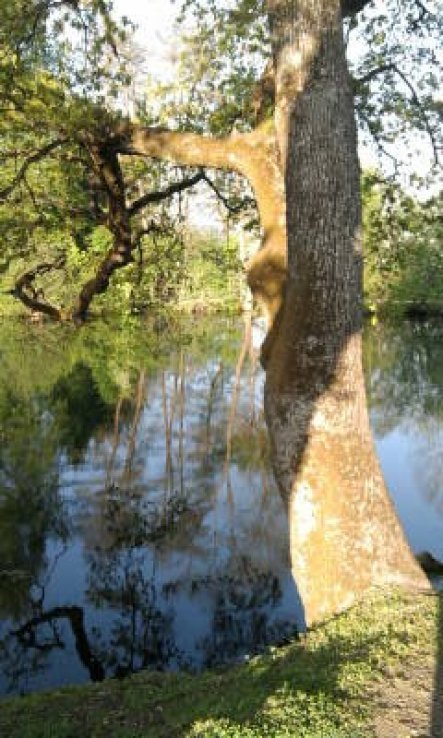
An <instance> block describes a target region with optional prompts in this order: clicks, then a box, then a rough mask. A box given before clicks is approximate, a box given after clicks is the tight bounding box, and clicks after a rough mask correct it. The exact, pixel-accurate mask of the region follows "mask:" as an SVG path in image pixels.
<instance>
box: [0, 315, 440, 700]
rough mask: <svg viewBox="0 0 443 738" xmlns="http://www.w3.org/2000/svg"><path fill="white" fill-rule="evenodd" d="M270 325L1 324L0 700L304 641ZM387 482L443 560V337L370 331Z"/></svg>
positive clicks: (417, 545) (430, 328)
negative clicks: (282, 476)
mask: <svg viewBox="0 0 443 738" xmlns="http://www.w3.org/2000/svg"><path fill="white" fill-rule="evenodd" d="M261 340H262V329H261V327H260V325H259V323H256V324H253V325H252V333H251V335H249V332H248V325H247V323H246V322H245V324H243V322H242V318H236V319H224V318H217V319H204V318H200V317H199V318H194V319H192V320H189V321H184V322H176V323H173V324H172V323H168V322H166V321H164V320H162V319H158V320H157V321H152V322H151V323H145V324H141V323H131V322H128V324H127V325H125V326H119V327H116V326H115V325H113V324H107V323H104V322H95V323H91V324H90V325H88V326H86V327H85V328H83V329H81V330H79V331H76V330H74V329H70V328H69V327H61V326H47V325H41V326H40V325H28V324H25V323H23V322H11V321H10V322H8V323H6V322H5V323H4V324H3V325H2V326H0V357H1V364H0V416H1V417H0V427H1V430H0V438H1V449H0V694H10V693H25V692H29V691H34V690H40V689H44V688H50V687H53V686H58V685H65V684H74V683H81V682H84V681H88V680H94V681H99V680H101V679H103V678H104V677H105V676H109V677H123V676H125V675H126V674H128V673H130V672H133V671H137V670H139V669H143V668H155V669H189V670H196V669H201V668H205V667H208V666H213V665H217V664H220V663H225V662H232V661H237V660H241V659H245V658H248V657H249V655H250V654H252V653H256V652H257V651H260V650H262V649H263V648H265V647H266V646H267V645H269V644H276V643H277V644H278V643H282V642H284V641H285V640H287V639H288V638H291V637H292V636H293V635H294V634H295V633H296V631H297V623H298V622H299V618H300V611H299V605H298V601H297V595H296V591H295V588H294V584H293V582H292V578H291V573H290V567H289V561H288V532H287V523H286V517H285V512H284V509H283V505H282V502H281V499H280V497H279V495H278V493H277V490H276V487H275V483H274V480H273V477H272V474H271V472H270V468H269V454H268V444H267V435H266V429H265V426H264V421H263V413H262V399H261V398H262V389H263V374H262V372H261V369H260V365H259V361H258V347H259V345H260V341H261ZM364 360H365V367H366V377H367V385H368V391H369V402H370V410H371V419H372V424H373V429H374V434H375V438H376V444H377V448H378V452H379V456H380V459H381V462H382V466H383V469H384V472H385V476H386V479H387V481H388V484H389V487H390V490H391V493H392V496H393V499H394V502H395V505H396V507H397V510H398V512H399V515H400V517H401V519H402V522H403V525H404V527H405V530H406V533H407V536H408V538H409V541H410V543H411V545H412V546H413V548H414V550H415V551H424V550H426V551H429V552H430V553H432V554H433V555H434V556H435V557H437V558H443V482H442V480H443V473H442V472H443V453H442V451H443V448H442V447H443V324H441V323H440V324H439V323H409V322H408V323H403V324H401V325H396V326H383V325H377V326H373V327H368V328H367V330H366V334H365V344H364Z"/></svg>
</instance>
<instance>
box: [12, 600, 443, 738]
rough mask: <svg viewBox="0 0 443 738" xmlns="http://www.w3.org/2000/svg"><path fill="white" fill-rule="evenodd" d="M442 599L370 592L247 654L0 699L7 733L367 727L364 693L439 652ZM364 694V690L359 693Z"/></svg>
mask: <svg viewBox="0 0 443 738" xmlns="http://www.w3.org/2000/svg"><path fill="white" fill-rule="evenodd" d="M441 612H443V600H442V598H441V597H440V598H439V597H433V596H425V595H420V596H411V595H404V594H399V593H393V594H391V595H389V596H381V595H380V594H379V595H378V596H376V597H374V598H372V599H370V600H368V601H366V602H365V603H363V604H361V605H359V606H357V607H355V608H353V609H352V610H350V611H349V612H347V613H346V614H344V615H342V616H340V617H337V618H335V619H334V620H332V621H330V622H329V623H327V624H326V625H323V626H322V627H319V628H317V629H315V630H313V631H311V632H310V633H309V635H308V636H307V637H306V638H304V639H303V640H301V641H296V642H293V643H291V644H290V645H288V646H285V647H282V648H275V649H271V650H270V651H269V652H268V653H267V654H265V655H263V656H260V657H256V658H254V659H252V660H251V661H250V662H248V663H246V664H243V665H240V666H237V667H231V668H226V669H224V670H217V671H208V672H205V673H203V674H201V675H199V676H191V675H187V674H179V675H173V674H160V673H143V674H138V675H135V676H133V677H131V678H129V679H126V680H123V681H107V682H103V683H101V684H98V685H97V684H96V685H86V686H83V687H75V688H69V689H63V690H59V691H54V692H49V693H44V694H37V695H32V696H29V697H24V698H14V699H8V700H4V701H2V702H0V735H1V736H4V737H5V738H6V736H7V737H8V738H105V736H106V738H142V737H143V738H151V737H152V738H160V737H162V738H166V737H167V738H174V737H177V738H178V737H180V738H184V737H189V738H191V737H192V738H203V737H204V738H237V736H241V738H264V737H265V736H266V738H268V736H269V738H283V737H284V736H294V737H296V738H304V737H308V738H341V737H342V736H348V737H349V736H352V738H358V737H359V736H370V735H371V734H372V730H371V727H370V725H371V716H372V713H373V711H374V705H373V700H371V697H370V696H371V695H374V694H375V693H376V691H377V690H379V689H382V686H383V683H384V681H385V680H386V679H387V678H388V677H389V675H392V674H394V673H396V672H401V671H403V672H404V669H405V664H406V665H407V664H408V663H409V664H410V663H412V662H413V660H414V658H415V659H417V658H420V659H422V658H424V657H425V656H430V655H432V656H434V655H435V657H436V658H437V656H438V653H439V649H440V656H441V648H442V640H443V625H442V619H443V618H442V616H441ZM368 695H369V698H368Z"/></svg>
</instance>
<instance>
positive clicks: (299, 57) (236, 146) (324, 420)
mask: <svg viewBox="0 0 443 738" xmlns="http://www.w3.org/2000/svg"><path fill="white" fill-rule="evenodd" d="M188 4H189V3H188ZM196 4H197V5H198V3H196ZM367 4H368V3H367V2H365V1H364V0H355V1H352V0H343V1H342V2H341V3H340V2H339V0H329V1H327V0H312V1H310V2H308V0H297V1H296V0H267V2H266V3H264V6H263V4H262V3H257V2H252V1H251V0H241V2H239V4H238V6H236V10H237V12H238V13H239V24H240V27H241V23H242V22H243V27H244V28H247V27H248V19H249V20H250V19H251V17H252V16H253V14H254V13H255V12H256V10H257V6H259V9H263V7H264V9H265V11H266V13H267V16H268V19H269V22H270V27H271V45H272V57H273V62H272V65H271V67H272V69H271V71H269V69H268V70H267V72H266V74H265V78H266V77H269V76H270V80H271V81H270V84H266V85H263V84H259V85H258V86H257V87H256V89H255V90H254V94H255V93H256V95H257V97H258V100H259V103H260V104H258V105H256V106H255V110H256V111H257V120H256V123H255V125H254V127H253V128H252V130H249V129H248V126H245V128H246V130H240V131H237V130H233V131H231V132H230V133H227V134H226V135H224V136H219V137H214V136H208V135H201V133H196V132H194V131H188V130H166V129H164V128H158V127H152V126H151V127H149V126H143V125H141V124H139V123H136V122H132V121H128V120H127V119H124V118H123V117H121V116H116V115H113V116H112V115H111V114H109V113H107V114H106V115H105V114H104V113H103V110H102V108H97V106H95V107H91V106H89V107H88V108H87V113H88V114H87V115H86V118H85V121H81V120H80V119H79V117H78V115H77V117H76V121H77V123H78V127H77V129H76V131H75V134H72V131H71V134H70V135H74V137H75V140H76V141H78V142H79V144H80V145H81V146H82V147H83V148H84V150H85V151H86V152H87V154H88V156H89V162H90V165H91V166H92V168H93V170H94V172H95V173H96V175H97V176H98V177H99V178H100V181H101V185H102V187H103V191H105V192H106V197H107V200H108V212H107V220H108V226H109V228H110V230H111V231H112V233H113V238H114V241H113V245H112V247H111V249H110V250H109V252H108V254H107V255H106V257H105V258H104V259H103V261H102V263H101V264H100V266H99V268H98V270H97V272H96V274H95V276H94V277H93V278H92V279H91V280H90V281H89V282H88V283H87V284H86V285H85V286H84V287H83V289H82V291H81V293H80V296H79V299H78V301H77V305H76V307H75V309H74V315H75V316H76V317H77V318H84V316H85V315H86V313H87V310H88V308H89V305H90V302H91V300H92V298H93V296H94V295H95V294H97V293H100V292H101V291H103V290H105V289H106V288H107V286H108V284H109V279H110V277H111V276H112V274H113V273H114V272H115V270H116V269H117V268H119V267H121V266H123V265H125V264H127V263H129V262H130V260H131V258H132V252H133V249H134V240H133V236H132V231H131V223H130V213H131V207H133V206H130V205H129V206H128V204H127V201H126V192H125V181H124V176H123V173H122V169H121V164H120V161H121V158H122V157H123V156H146V157H152V158H155V159H160V160H166V161H171V162H174V163H177V164H180V165H182V166H189V167H207V168H213V169H221V170H229V171H235V172H238V173H239V174H241V175H242V176H244V177H246V179H247V180H248V181H249V183H250V184H251V187H252V190H253V192H254V196H255V198H256V202H257V207H258V211H259V216H260V222H261V227H262V232H263V242H262V247H261V249H260V250H259V251H258V252H257V254H256V255H255V256H254V257H253V258H252V259H251V261H250V263H249V265H248V282H249V285H250V287H251V289H252V291H253V293H254V295H255V297H256V298H257V300H258V301H259V302H261V304H262V305H263V307H264V309H265V311H266V313H267V316H268V322H269V326H270V330H269V333H268V336H267V338H266V341H265V343H264V346H263V351H262V358H263V363H264V366H265V369H266V392H265V406H266V416H267V423H268V428H269V432H270V436H271V445H272V450H273V463H274V469H275V473H276V476H277V480H278V483H279V487H280V490H281V493H282V496H283V499H284V500H285V502H286V503H287V505H288V511H289V524H290V530H291V547H292V549H291V554H292V561H293V568H294V574H295V579H296V582H297V585H298V587H299V590H300V594H301V598H302V600H303V603H304V606H305V613H306V621H307V623H311V622H313V621H315V620H317V619H319V618H322V617H325V616H327V615H328V614H330V613H332V612H336V611H337V610H340V609H342V608H343V607H345V606H347V605H348V604H350V603H351V602H352V601H353V599H354V598H355V597H356V596H358V595H359V594H360V593H361V592H363V591H365V590H367V589H368V588H369V587H370V586H372V585H374V584H375V585H376V584H386V583H388V582H393V581H394V582H400V581H403V582H408V583H413V584H417V583H418V584H423V577H422V575H421V573H420V571H419V569H418V567H417V566H416V564H415V562H414V560H413V557H412V555H411V553H410V551H409V549H408V546H407V544H406V542H405V540H404V538H403V535H402V533H401V530H400V527H399V524H398V521H397V519H396V516H395V513H394V511H393V509H392V506H391V504H390V502H389V498H388V495H387V492H386V489H385V486H384V483H383V479H382V476H381V473H380V469H379V467H378V464H377V460H376V457H375V455H374V450H373V446H372V440H371V436H370V431H369V424H368V419H367V411H366V400H365V393H364V385H363V376H362V370H361V341H360V324H361V293H362V286H361V262H362V255H361V243H360V240H361V239H360V230H361V214H360V199H359V168H358V161H357V154H356V131H355V121H354V104H353V89H352V84H351V80H350V77H349V73H348V69H347V63H346V56H345V46H344V40H343V18H344V17H346V16H348V15H354V14H356V13H358V12H359V11H361V10H362V9H363V8H364V6H366V5H367ZM408 8H409V10H410V13H409V16H408V18H409V20H410V23H411V24H412V23H413V22H414V23H415V22H416V23H417V24H419V25H420V23H421V22H422V21H423V19H424V20H426V19H427V17H428V15H429V12H428V9H427V8H426V7H425V6H424V5H423V4H422V3H421V2H420V3H416V2H415V1H414V2H413V1H412V0H411V2H410V3H408ZM414 9H415V10H414ZM414 13H415V15H414ZM245 19H246V21H245ZM385 67H386V65H385ZM384 71H386V68H385V70H384ZM389 71H390V72H392V71H393V69H392V68H390V69H389ZM381 73H382V71H380V74H381ZM376 76H377V75H376V74H375V72H374V73H372V72H367V73H366V75H365V78H364V81H363V82H362V84H364V85H366V86H367V85H368V84H370V82H371V81H372V80H373V79H374V78H375V77H376ZM269 88H271V89H270V94H271V97H273V98H274V100H275V105H274V116H273V119H270V118H269V117H268V113H269V105H267V104H265V103H266V100H265V98H266V95H268V94H269ZM365 89H366V88H365ZM408 89H409V88H408ZM261 103H263V104H261ZM419 103H420V101H419V100H418V97H417V95H416V93H415V91H414V97H413V107H416V108H418V109H419V111H420V112H422V108H421V105H420V104H419ZM434 112H435V111H434ZM437 112H438V111H437ZM423 115H425V114H424V113H423ZM419 117H420V120H421V121H422V123H423V125H424V126H425V127H426V128H429V131H430V134H432V139H433V140H434V138H435V134H434V128H433V127H432V126H431V123H430V119H429V118H428V117H427V115H426V116H425V118H424V119H423V116H421V115H420V116H419ZM423 120H425V121H426V123H424V122H423ZM196 176H198V175H196ZM141 199H142V200H143V199H146V198H141Z"/></svg>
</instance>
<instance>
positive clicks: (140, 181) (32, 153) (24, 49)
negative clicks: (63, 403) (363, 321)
mask: <svg viewBox="0 0 443 738" xmlns="http://www.w3.org/2000/svg"><path fill="white" fill-rule="evenodd" d="M403 5H404V7H402V8H401V9H399V8H398V4H397V3H395V2H393V1H391V0H389V2H386V3H383V6H381V5H380V3H376V2H374V3H369V4H368V3H363V2H351V1H349V2H343V3H342V10H343V13H344V15H346V16H347V19H346V34H347V45H348V55H349V57H350V59H351V72H352V77H353V85H354V94H355V104H356V111H357V116H358V120H359V123H360V129H361V131H362V136H363V137H367V136H370V137H371V139H372V140H373V141H374V142H375V143H374V145H375V147H376V148H377V150H378V151H379V153H380V155H381V158H382V160H383V161H384V163H385V164H386V163H387V162H388V163H389V164H390V165H391V169H393V170H394V173H396V174H398V175H399V176H400V175H401V173H402V171H404V167H405V164H406V162H405V161H403V162H402V161H400V159H404V157H403V152H404V150H405V148H406V146H407V147H408V148H409V149H411V150H412V149H413V148H414V146H413V145H411V144H410V142H411V141H412V142H413V144H414V145H416V146H419V147H423V146H426V147H427V148H428V151H429V159H430V162H431V167H430V169H429V171H428V173H427V177H428V180H429V177H431V175H432V172H433V171H434V172H437V166H438V163H439V156H440V154H441V130H442V129H441V112H442V111H441V101H440V100H439V99H438V94H437V86H438V81H439V79H440V78H441V50H439V40H440V38H441V30H442V29H441V23H442V21H441V18H442V14H441V12H439V10H441V8H440V7H439V6H440V3H439V2H438V1H437V0H435V1H434V2H427V3H422V2H418V0H408V2H404V3H403ZM363 6H365V7H364V10H363V12H362V13H357V11H359V10H361V9H362V8H363ZM0 13H1V17H2V24H1V30H0V49H1V59H0V100H1V105H2V120H1V123H0V136H1V151H0V158H1V160H2V171H1V173H0V234H1V237H2V251H1V256H0V269H1V272H2V273H3V274H4V275H5V276H7V281H6V283H7V285H9V289H10V290H11V292H12V293H13V294H14V295H15V296H17V297H19V298H20V299H22V301H23V302H25V304H27V305H28V306H29V307H32V308H34V309H37V310H41V311H43V312H46V313H47V314H49V315H51V316H52V317H55V318H60V317H69V316H74V317H77V318H80V319H82V318H84V317H85V315H86V313H87V311H88V309H89V305H90V302H91V301H92V299H93V298H94V297H95V296H96V295H97V294H100V293H104V292H105V291H106V289H107V287H108V284H109V280H110V279H111V278H112V279H113V281H114V283H117V284H118V279H117V280H116V276H114V275H115V274H116V272H117V270H118V269H120V268H121V267H124V266H129V267H130V270H132V273H133V274H135V269H134V267H133V266H131V264H133V263H134V260H137V253H139V249H140V244H143V243H144V242H145V241H146V239H148V240H147V241H146V243H147V246H148V250H149V249H151V250H152V248H153V246H152V236H153V234H154V233H156V234H158V233H159V232H164V233H165V234H166V238H170V237H171V235H172V233H175V234H177V228H176V225H177V222H178V220H179V219H178V218H177V209H175V210H174V211H172V213H171V211H168V208H167V206H166V205H165V203H168V202H169V201H170V199H171V197H173V196H174V195H175V196H177V195H178V193H180V192H184V191H185V190H186V189H188V188H189V187H192V186H194V185H195V184H196V183H197V182H206V184H207V186H208V187H209V188H210V189H211V190H212V191H213V192H215V193H216V195H217V196H218V198H219V199H220V202H222V203H223V205H224V206H226V207H227V209H228V212H229V213H231V216H233V217H235V216H236V215H237V214H238V213H241V212H242V209H246V213H247V217H246V221H247V222H250V223H252V222H253V221H251V217H250V214H249V211H250V207H251V202H252V201H253V200H252V197H255V200H256V201H257V204H258V209H259V215H260V221H261V227H262V229H263V230H264V231H266V230H267V229H268V230H269V229H270V224H269V222H268V221H270V218H269V217H268V215H266V213H269V210H270V209H274V210H276V209H278V207H279V206H278V205H277V204H276V201H277V198H278V195H277V194H276V195H275V198H274V200H275V201H274V203H271V202H270V198H269V193H267V196H266V198H264V196H263V193H262V192H261V191H260V183H259V182H258V179H259V178H260V177H263V171H261V173H260V174H259V175H258V174H255V175H254V174H253V173H252V172H251V166H250V162H249V161H246V159H248V158H249V159H250V154H249V149H250V146H252V147H254V146H257V145H258V142H259V141H260V145H261V146H262V147H264V148H266V147H268V148H269V147H271V148H272V145H273V144H272V127H273V117H272V116H273V111H274V104H275V76H274V63H273V60H272V53H271V45H270V38H271V36H270V33H271V29H270V28H269V24H268V21H267V15H266V3H265V2H264V1H263V0H238V1H237V2H225V1H222V0H218V1H217V0H193V1H192V2H190V1H189V0H188V1H185V2H183V3H182V4H181V8H180V13H179V25H178V32H179V33H180V43H179V44H178V51H177V57H178V63H177V65H176V66H177V69H178V72H177V79H176V81H175V82H174V83H172V84H168V85H166V84H160V85H158V84H157V85H154V84H153V83H152V82H150V83H147V85H146V89H145V90H143V91H142V92H140V91H139V89H137V91H136V92H135V93H134V91H133V89H132V87H131V79H133V78H134V75H135V73H136V69H135V63H136V61H135V59H136V58H137V53H136V50H134V44H133V43H132V41H131V38H132V30H133V29H132V26H131V23H130V21H129V20H128V19H121V20H120V21H117V20H116V19H115V18H114V16H113V14H112V12H111V4H110V3H108V2H105V0H96V1H91V2H82V1H81V0H72V1H70V0H66V1H65V2H64V1H63V0H57V1H51V0H41V1H39V2H37V1H35V2H32V3H25V2H23V0H14V1H13V2H6V1H5V0H2V2H1V7H0ZM189 58H192V59H193V64H192V65H191V64H189V63H188V60H189ZM137 88H138V86H137ZM125 90H126V92H125ZM134 95H135V99H134ZM128 96H129V97H131V96H132V102H131V106H130V110H129V109H128ZM129 113H131V114H132V120H131V121H130V120H129V117H128V116H129ZM159 128H161V129H162V130H161V131H160V130H159ZM168 130H169V131H171V132H170V133H168ZM174 132H175V137H174ZM186 133H189V134H191V133H192V134H194V136H195V138H189V137H188V138H186V137H184V136H185V134H186ZM242 136H243V137H244V138H243V139H242ZM242 146H243V151H242V152H240V149H241V148H242ZM217 148H218V150H217ZM192 149H194V150H192ZM234 150H235V151H234ZM399 151H401V152H402V156H401V157H398V153H399ZM140 154H142V155H143V156H142V157H140ZM146 156H148V157H151V158H149V160H148V159H146ZM152 157H155V158H156V159H157V163H154V161H153V159H152ZM168 162H169V163H168ZM432 162H433V164H432ZM183 166H186V167H188V168H187V170H182V169H180V167H183ZM177 167H178V168H177ZM189 167H190V169H189ZM432 167H434V169H433V168H432ZM218 168H220V169H222V170H223V171H224V174H223V175H220V174H217V175H215V174H214V169H218ZM230 170H231V173H230ZM232 170H234V172H236V173H237V174H232ZM238 174H240V175H242V176H246V178H247V179H248V180H249V182H250V184H252V190H253V193H252V192H251V190H250V189H249V187H248V186H247V185H246V184H245V183H244V180H243V179H240V180H239V179H238ZM412 174H413V175H414V176H416V174H415V173H414V172H413V173H412ZM251 177H252V179H251ZM270 189H272V188H270ZM265 199H266V200H267V202H266V203H265ZM158 203H163V206H162V211H161V216H154V215H153V207H154V205H158ZM168 212H169V215H168ZM175 239H177V235H175ZM273 249H274V251H273V253H274V252H276V251H278V250H279V249H280V247H278V248H277V247H276V246H275V244H274V246H273ZM271 251H272V249H271ZM274 256H275V253H274ZM274 256H273V257H272V259H271V261H272V264H273V268H274V276H275V275H276V274H277V273H278V274H277V277H276V279H277V282H278V283H279V284H280V283H281V281H282V280H283V279H284V276H283V275H284V271H285V266H284V257H282V256H279V257H278V258H277V257H276V258H274ZM260 258H261V260H262V261H263V258H264V257H260ZM138 261H139V262H140V259H138ZM277 262H278V263H277ZM257 269H258V273H257V274H256V273H255V272H256V271H257ZM261 269H262V267H261V266H260V264H259V263H258V262H254V263H252V265H251V266H250V269H249V271H250V278H249V282H250V284H251V286H252V287H253V289H254V285H255V286H257V284H258V283H259V282H261V281H262V275H261V271H260V270H261ZM254 270H255V271H254ZM170 276H172V273H170ZM133 279H136V276H134V277H133ZM79 285H83V286H82V287H80V289H79ZM43 288H44V290H45V291H44V292H42V290H43ZM269 289H270V291H271V292H272V289H273V288H271V287H270V288H269ZM278 289H279V288H278ZM76 291H77V293H78V294H77V296H75V292H76ZM256 291H257V290H256ZM258 296H259V297H260V295H258ZM273 299H274V298H273V297H272V295H271V296H269V295H267V296H265V300H266V301H267V302H268V303H269V301H271V302H272V301H273ZM272 309H273V310H274V308H272Z"/></svg>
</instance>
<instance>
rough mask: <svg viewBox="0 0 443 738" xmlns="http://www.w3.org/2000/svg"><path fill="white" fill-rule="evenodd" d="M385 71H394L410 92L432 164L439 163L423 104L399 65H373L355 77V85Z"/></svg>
mask: <svg viewBox="0 0 443 738" xmlns="http://www.w3.org/2000/svg"><path fill="white" fill-rule="evenodd" d="M385 72H395V74H397V75H398V76H399V77H400V79H401V80H402V82H403V83H404V84H405V85H406V87H407V88H408V90H409V92H410V93H411V102H412V103H413V105H414V106H415V107H416V108H417V109H418V112H419V114H420V118H421V119H422V122H423V125H424V127H425V130H426V133H427V134H428V136H429V139H430V141H431V146H432V151H433V153H434V164H438V163H439V153H438V145H437V141H436V140H435V135H434V131H433V130H432V126H431V124H430V122H429V118H428V116H427V115H426V111H425V109H424V106H423V105H422V103H421V101H420V98H419V97H418V95H417V92H416V90H415V87H414V85H413V84H412V83H411V82H410V80H409V79H408V78H407V76H406V75H405V74H404V73H403V72H402V71H401V69H399V67H398V66H397V65H396V64H394V63H393V62H390V63H389V64H382V65H381V66H379V67H375V68H374V69H371V70H370V71H369V72H367V73H366V74H365V75H363V77H358V78H356V79H355V83H356V84H357V85H359V84H366V83H368V82H371V81H372V80H373V79H375V78H376V77H378V76H379V75H380V74H384V73H385Z"/></svg>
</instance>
